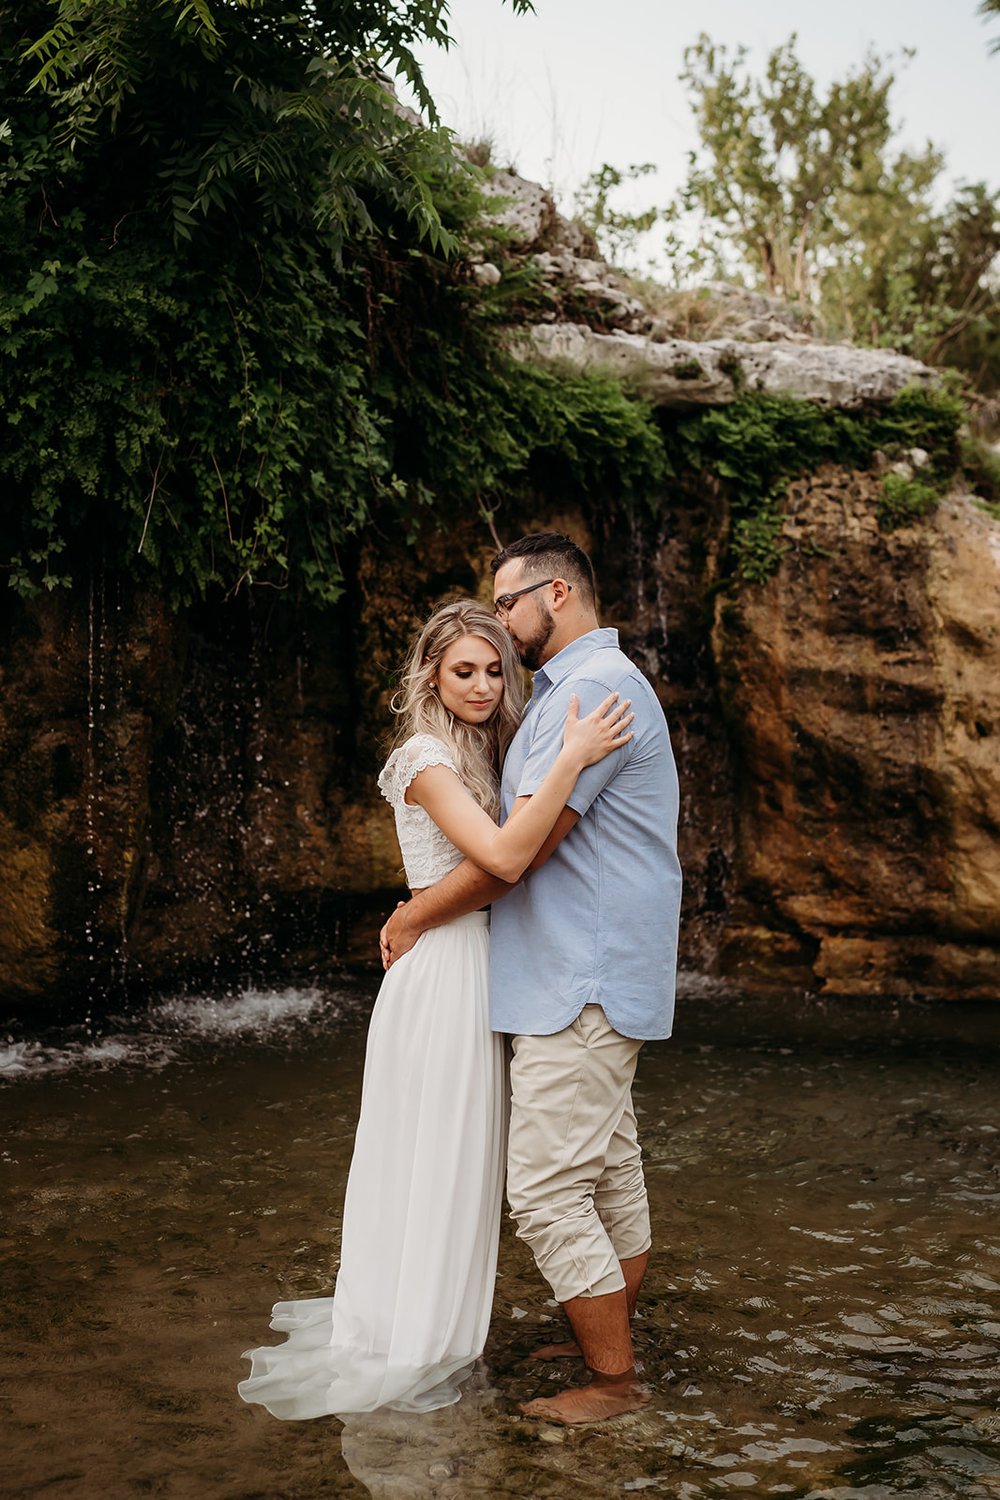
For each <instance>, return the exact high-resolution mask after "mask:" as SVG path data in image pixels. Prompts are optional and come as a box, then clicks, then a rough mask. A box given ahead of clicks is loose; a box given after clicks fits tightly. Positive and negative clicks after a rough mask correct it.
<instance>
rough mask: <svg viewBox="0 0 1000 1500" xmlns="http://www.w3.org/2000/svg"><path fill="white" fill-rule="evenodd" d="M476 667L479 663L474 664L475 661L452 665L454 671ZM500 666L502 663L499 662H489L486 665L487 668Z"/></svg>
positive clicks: (456, 662)
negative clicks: (459, 668)
mask: <svg viewBox="0 0 1000 1500" xmlns="http://www.w3.org/2000/svg"><path fill="white" fill-rule="evenodd" d="M476 665H477V663H476V662H474V661H453V662H452V664H451V668H452V671H454V670H455V669H456V668H457V667H473V668H474V667H475V666H476ZM499 665H500V663H499V662H498V661H488V662H487V663H486V666H487V668H489V667H498V666H499Z"/></svg>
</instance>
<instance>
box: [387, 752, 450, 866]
mask: <svg viewBox="0 0 1000 1500" xmlns="http://www.w3.org/2000/svg"><path fill="white" fill-rule="evenodd" d="M428 766H450V767H451V769H452V770H453V771H455V772H456V773H457V771H458V767H457V766H456V765H455V758H454V756H453V755H452V752H451V751H450V750H449V749H448V746H447V745H445V744H444V742H443V741H442V740H439V739H436V738H435V736H434V735H432V734H414V735H411V736H410V738H409V739H408V740H406V741H405V742H404V743H403V744H402V745H400V746H399V748H398V749H397V750H394V751H393V752H392V754H391V755H390V756H389V759H388V760H387V761H386V763H385V765H384V766H383V767H382V770H381V772H380V773H379V778H378V785H379V791H380V792H381V793H382V796H383V797H384V798H385V800H386V801H387V802H388V803H389V804H390V806H391V807H392V810H393V812H394V813H395V814H396V837H397V838H398V839H399V847H400V850H401V852H402V855H403V866H404V868H405V870H406V883H407V885H408V886H409V887H410V889H411V891H416V890H421V889H422V888H423V887H424V886H427V885H433V884H434V882H435V881H437V880H440V879H441V877H442V875H447V874H448V872H449V870H453V869H454V868H455V866H456V865H458V864H461V862H462V858H463V855H462V852H461V850H460V849H456V848H455V845H454V844H453V843H452V842H451V840H450V839H448V838H446V837H445V835H444V834H443V833H442V832H441V830H440V828H439V827H438V826H437V824H436V823H435V822H434V819H433V818H432V817H431V815H430V813H428V812H425V811H424V809H423V808H422V807H418V806H416V805H415V804H414V805H411V804H410V803H409V802H407V801H406V800H405V798H406V789H407V787H408V786H409V784H410V782H411V781H412V780H413V778H414V776H416V775H417V773H418V772H419V771H425V770H426V769H427V767H428Z"/></svg>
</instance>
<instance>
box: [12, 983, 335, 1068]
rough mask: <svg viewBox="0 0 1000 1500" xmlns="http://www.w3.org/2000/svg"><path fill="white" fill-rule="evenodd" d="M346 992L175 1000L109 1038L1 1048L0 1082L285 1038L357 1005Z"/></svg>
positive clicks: (121, 1019) (123, 1022) (159, 1061)
mask: <svg viewBox="0 0 1000 1500" xmlns="http://www.w3.org/2000/svg"><path fill="white" fill-rule="evenodd" d="M357 1001H358V997H357V996H354V995H352V994H351V993H350V992H348V991H333V992H331V991H324V990H320V989H317V988H316V987H315V986H311V987H309V988H305V989H295V988H289V989H283V990H258V989H248V990H243V991H242V992H241V993H240V994H236V995H225V996H212V995H176V996H171V997H170V998H168V999H165V1000H160V1001H158V1002H156V1003H155V1004H154V1005H152V1006H151V1007H150V1008H149V1010H147V1011H144V1012H142V1013H140V1014H137V1015H135V1016H117V1017H113V1018H112V1019H111V1020H110V1021H109V1023H108V1024H109V1026H110V1027H113V1028H114V1029H113V1030H109V1032H108V1034H106V1035H104V1036H101V1037H93V1038H91V1037H87V1038H80V1037H79V1036H76V1035H73V1034H72V1033H70V1034H68V1035H66V1036H65V1037H60V1038H58V1039H56V1038H52V1039H47V1040H44V1041H37V1040H35V1041H20V1040H15V1039H14V1038H13V1037H9V1038H8V1039H7V1042H6V1045H0V1083H4V1082H15V1081H16V1080H19V1079H25V1078H41V1077H47V1076H51V1075H53V1074H58V1073H68V1072H76V1071H79V1070H87V1071H94V1072H100V1071H104V1070H107V1069H109V1068H113V1067H121V1066H132V1067H141V1068H144V1069H153V1070H158V1069H160V1068H164V1067H166V1066H167V1065H168V1064H169V1063H172V1062H176V1061H178V1060H180V1059H182V1058H183V1057H184V1056H185V1055H187V1054H189V1053H191V1052H195V1051H197V1050H198V1047H199V1045H200V1044H203V1043H204V1042H206V1041H210V1042H213V1043H215V1044H216V1046H222V1045H225V1044H227V1043H229V1044H235V1043H239V1042H241V1041H261V1042H271V1043H273V1042H274V1041H277V1040H280V1041H288V1040H290V1039H291V1038H292V1037H293V1036H294V1035H295V1033H296V1032H298V1031H300V1030H301V1029H302V1028H303V1026H304V1023H306V1022H309V1023H310V1026H311V1027H314V1026H315V1025H316V1024H317V1023H318V1024H326V1023H329V1022H331V1021H334V1020H336V1018H337V1017H338V1016H339V1015H342V1014H343V1012H344V1011H345V1010H346V1009H348V1008H351V1007H352V1006H353V1005H356V1004H357Z"/></svg>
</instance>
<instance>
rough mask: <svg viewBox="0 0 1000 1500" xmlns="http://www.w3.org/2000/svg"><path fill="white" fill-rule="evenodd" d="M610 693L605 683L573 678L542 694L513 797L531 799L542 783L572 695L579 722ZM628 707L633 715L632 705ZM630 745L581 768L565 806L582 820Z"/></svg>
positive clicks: (557, 748)
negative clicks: (542, 697)
mask: <svg viewBox="0 0 1000 1500" xmlns="http://www.w3.org/2000/svg"><path fill="white" fill-rule="evenodd" d="M610 691H612V689H610V688H608V686H607V684H606V683H603V682H592V681H590V680H589V679H588V678H580V677H577V678H569V679H568V680H566V681H564V682H559V683H557V684H556V686H555V687H553V688H551V689H550V690H549V692H548V693H546V695H545V697H544V699H543V700H542V702H541V703H540V704H539V705H538V709H537V713H536V719H535V724H534V726H533V733H532V736H531V745H530V747H529V749H528V754H527V756H526V758H525V762H524V767H523V769H522V771H521V777H520V780H519V781H518V784H517V791H516V793H515V796H516V797H533V796H534V794H535V793H536V792H537V791H538V788H539V787H540V786H541V784H542V782H543V781H544V780H545V776H546V773H547V772H548V771H549V770H550V769H551V767H552V763H553V761H554V760H555V758H556V756H557V755H558V754H559V751H560V750H561V748H562V742H563V729H564V727H565V724H566V712H567V710H568V708H569V700H570V698H571V697H572V696H573V694H574V693H576V695H577V697H578V698H579V700H580V717H581V718H583V716H584V714H589V713H591V712H592V710H593V709H595V708H596V707H597V705H598V704H599V703H603V702H604V699H605V698H606V697H607V696H608V693H609V692H610ZM614 691H620V692H621V693H622V696H623V697H627V696H628V694H627V692H626V691H625V690H624V688H622V689H615V690H614ZM632 706H633V711H634V709H635V704H633V705H632ZM633 727H634V726H633ZM632 744H633V741H632V740H630V741H629V743H628V744H627V745H622V746H621V747H620V749H618V750H612V752H611V754H610V755H606V756H605V757H604V759H603V760H599V761H598V762H597V764H596V765H593V766H584V768H583V770H582V771H581V772H580V775H579V776H578V777H577V780H576V785H575V786H574V788H573V790H572V792H571V793H570V795H569V797H568V798H567V801H566V806H567V807H571V808H572V809H573V811H574V812H577V813H579V814H580V816H581V817H583V815H584V813H585V812H586V811H587V809H588V808H589V807H590V805H591V803H592V802H593V801H594V800H595V798H597V797H598V796H599V795H600V793H601V792H603V790H604V788H605V787H606V786H607V785H608V782H609V781H611V780H612V779H613V778H614V777H615V776H616V775H617V774H618V772H619V771H620V770H621V768H622V766H623V765H624V764H625V762H626V760H627V759H628V756H629V754H630V751H631V747H632Z"/></svg>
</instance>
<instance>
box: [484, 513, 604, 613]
mask: <svg viewBox="0 0 1000 1500" xmlns="http://www.w3.org/2000/svg"><path fill="white" fill-rule="evenodd" d="M515 559H519V560H521V561H522V562H523V563H524V573H525V577H527V578H544V577H545V576H546V575H548V576H550V577H552V578H565V580H566V582H567V583H571V584H572V585H573V587H574V588H575V589H576V590H577V591H578V592H579V594H580V595H581V597H582V598H583V600H584V602H585V603H587V604H589V605H591V607H593V605H594V604H595V602H596V597H597V590H596V589H595V587H594V569H593V567H592V565H591V561H590V558H589V557H588V556H587V554H586V552H584V550H583V548H582V547H578V546H577V545H576V543H575V542H573V541H570V539H569V537H568V536H563V534H562V532H561V531H532V532H530V533H529V534H528V535H527V536H522V537H521V538H520V539H519V540H518V541H516V542H511V544H510V546H509V547H504V549H503V551H502V552H498V553H497V555H496V557H495V558H494V559H493V561H492V562H491V563H490V567H491V568H492V570H493V572H494V573H496V572H497V571H498V570H499V569H500V568H502V567H503V565H504V563H508V562H513V561H514V560H515Z"/></svg>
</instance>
